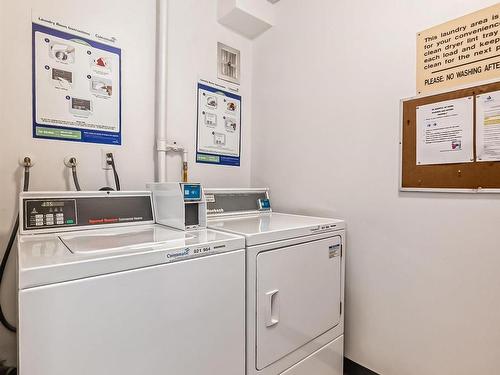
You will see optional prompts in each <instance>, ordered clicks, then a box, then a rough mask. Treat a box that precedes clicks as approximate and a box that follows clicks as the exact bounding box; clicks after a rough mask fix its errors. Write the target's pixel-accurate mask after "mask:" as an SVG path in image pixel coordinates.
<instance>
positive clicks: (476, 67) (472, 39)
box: [417, 3, 500, 94]
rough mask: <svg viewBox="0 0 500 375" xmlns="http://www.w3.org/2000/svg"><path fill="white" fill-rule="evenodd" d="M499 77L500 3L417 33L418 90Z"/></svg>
mask: <svg viewBox="0 0 500 375" xmlns="http://www.w3.org/2000/svg"><path fill="white" fill-rule="evenodd" d="M499 77H500V3H499V4H496V5H494V6H492V7H489V8H486V9H483V10H480V11H478V12H475V13H471V14H469V15H467V16H464V17H460V18H457V19H455V20H453V21H450V22H447V23H444V24H441V25H438V26H435V27H433V28H430V29H427V30H425V31H422V32H420V33H418V34H417V92H418V94H421V93H426V92H432V91H439V90H444V89H448V88H451V87H455V86H460V85H465V84H470V83H473V82H478V81H484V80H490V79H495V78H499Z"/></svg>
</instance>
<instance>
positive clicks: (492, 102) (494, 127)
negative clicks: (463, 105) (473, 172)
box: [476, 91, 500, 162]
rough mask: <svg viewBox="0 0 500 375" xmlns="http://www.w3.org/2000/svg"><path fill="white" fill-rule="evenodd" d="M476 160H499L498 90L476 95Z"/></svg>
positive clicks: (499, 97) (499, 98) (499, 118)
mask: <svg viewBox="0 0 500 375" xmlns="http://www.w3.org/2000/svg"><path fill="white" fill-rule="evenodd" d="M476 153H477V161H479V162H481V161H500V91H495V92H489V93H486V94H481V95H476Z"/></svg>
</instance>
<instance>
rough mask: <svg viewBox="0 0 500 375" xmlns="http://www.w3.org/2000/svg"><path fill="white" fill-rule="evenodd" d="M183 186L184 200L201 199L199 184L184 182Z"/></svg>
mask: <svg viewBox="0 0 500 375" xmlns="http://www.w3.org/2000/svg"><path fill="white" fill-rule="evenodd" d="M183 187H184V200H187V201H199V200H200V199H201V185H198V184H186V185H183Z"/></svg>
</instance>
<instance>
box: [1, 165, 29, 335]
mask: <svg viewBox="0 0 500 375" xmlns="http://www.w3.org/2000/svg"><path fill="white" fill-rule="evenodd" d="M29 185H30V166H28V165H25V167H24V185H23V191H28V188H29ZM18 229H19V213H18V214H17V215H16V221H15V223H14V227H13V228H12V232H11V233H10V237H9V242H8V243H7V247H6V248H5V252H4V253H3V257H2V262H1V263H0V286H1V285H2V281H3V275H4V273H5V269H6V267H7V261H8V260H9V256H10V252H11V250H12V247H13V246H14V242H15V240H16V235H17V231H18ZM0 323H2V325H3V326H4V327H5V328H7V329H8V330H9V331H11V332H16V331H17V330H16V327H14V326H13V325H12V324H10V323H9V322H8V321H7V318H6V317H5V315H4V313H3V310H2V303H1V301H0Z"/></svg>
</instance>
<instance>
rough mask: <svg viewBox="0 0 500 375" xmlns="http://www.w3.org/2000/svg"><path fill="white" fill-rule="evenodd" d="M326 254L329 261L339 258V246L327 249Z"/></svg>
mask: <svg viewBox="0 0 500 375" xmlns="http://www.w3.org/2000/svg"><path fill="white" fill-rule="evenodd" d="M328 254H329V256H330V259H331V258H335V257H338V256H340V244H336V245H332V246H330V247H329V248H328Z"/></svg>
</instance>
